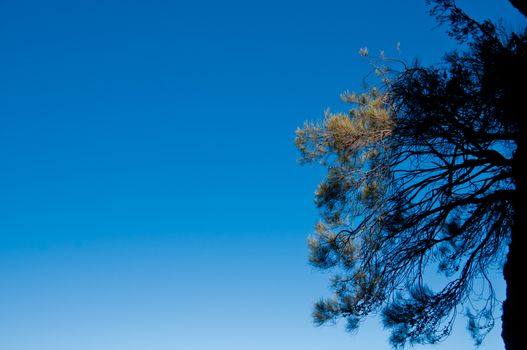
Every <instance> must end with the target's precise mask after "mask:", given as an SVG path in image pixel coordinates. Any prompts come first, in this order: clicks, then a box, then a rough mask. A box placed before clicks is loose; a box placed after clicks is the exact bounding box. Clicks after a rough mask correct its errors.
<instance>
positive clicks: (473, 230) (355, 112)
mask: <svg viewBox="0 0 527 350" xmlns="http://www.w3.org/2000/svg"><path fill="white" fill-rule="evenodd" d="M430 3H431V4H432V6H431V14H432V15H434V16H435V17H436V18H437V19H438V20H439V22H441V23H445V22H446V23H448V24H449V26H450V27H449V28H450V29H449V35H450V36H451V37H453V38H454V39H455V40H457V41H459V42H460V44H462V45H464V47H465V48H466V50H465V51H464V52H461V53H460V52H457V51H456V52H451V53H449V54H447V55H446V56H445V59H444V62H443V64H442V65H437V66H432V67H420V66H418V65H414V66H411V67H405V69H404V70H403V71H402V72H399V73H393V72H392V73H390V72H389V70H387V69H385V68H382V67H381V68H380V73H381V75H383V76H389V75H390V74H391V79H384V85H383V87H382V88H381V89H371V90H370V91H368V92H367V93H364V94H360V95H357V94H350V93H346V94H344V95H343V96H342V98H343V100H344V101H345V102H349V103H352V104H353V105H354V107H353V108H352V109H351V111H350V112H349V113H347V114H344V113H336V114H333V113H329V112H328V113H327V114H326V117H325V119H324V121H323V122H322V123H319V124H312V123H311V124H310V123H308V124H306V125H305V126H304V127H303V128H301V129H298V130H297V138H296V144H297V147H298V148H299V150H300V151H301V154H302V159H303V161H305V162H315V161H319V162H320V163H321V164H322V165H324V166H325V167H327V169H328V174H327V177H326V178H325V179H324V181H322V182H321V184H320V185H319V188H318V190H317V192H316V204H317V206H318V207H319V208H320V209H321V217H322V220H321V222H320V223H319V224H318V225H317V227H316V234H315V235H314V236H312V237H310V239H309V246H310V251H311V254H310V261H311V263H312V264H313V265H315V266H317V267H319V268H321V269H333V270H334V271H335V276H334V277H333V279H332V283H331V284H332V288H333V290H334V295H333V297H332V298H330V299H326V300H322V301H320V302H319V303H317V304H316V305H315V310H314V312H313V315H314V320H315V323H316V324H324V323H326V322H328V321H334V320H336V319H337V318H340V317H343V318H345V319H346V320H347V329H348V330H355V329H356V328H357V327H358V326H359V324H360V321H361V320H363V319H364V318H365V317H366V316H367V315H368V314H370V313H373V312H376V311H379V310H381V311H382V319H383V323H384V325H385V326H386V327H387V328H390V329H391V330H392V335H391V337H390V342H391V344H392V345H393V346H394V347H399V346H404V345H405V344H407V343H410V344H415V343H420V344H424V343H436V342H438V341H441V340H443V339H444V338H445V337H447V336H448V335H449V334H450V332H451V329H452V325H453V322H454V319H455V317H456V315H457V314H458V313H459V311H460V310H462V311H464V313H465V315H466V316H467V318H468V329H469V331H470V332H471V334H472V336H473V338H474V340H475V342H476V344H480V343H481V342H482V340H483V338H484V336H485V335H486V334H487V333H488V331H489V330H490V329H491V328H492V327H493V325H494V312H493V311H494V309H495V307H496V305H498V301H497V300H496V297H495V295H494V290H493V288H492V283H491V281H490V279H489V277H488V272H489V270H490V269H503V274H504V278H505V281H506V283H507V291H506V300H505V302H504V303H503V315H502V337H503V340H504V343H505V347H506V349H508V350H519V349H520V344H522V343H521V335H520V332H521V328H520V327H519V324H520V323H519V321H520V320H519V310H520V309H521V308H522V307H523V306H524V300H523V299H522V298H521V295H520V291H521V287H520V286H519V284H520V283H521V267H520V266H521V261H520V259H521V257H520V256H519V254H521V249H522V247H525V237H524V231H525V218H526V215H527V211H526V205H525V199H526V198H527V186H526V178H527V177H526V175H527V174H526V169H525V165H526V164H527V158H526V151H527V144H526V142H527V140H526V137H527V133H526V126H525V122H526V121H525V117H524V116H523V114H524V109H525V107H524V100H523V98H524V96H525V92H526V91H527V90H525V88H524V84H525V83H526V82H527V32H522V33H510V34H507V33H506V32H505V31H504V30H503V29H502V28H500V27H499V26H497V25H496V24H494V23H492V22H491V21H490V20H486V21H483V22H478V21H475V20H473V19H472V18H470V17H469V16H467V15H466V14H465V13H464V12H463V11H462V10H461V9H459V8H458V7H457V6H456V4H455V1H453V0H435V1H430ZM511 3H513V4H514V3H516V4H514V5H515V6H516V7H517V8H518V9H520V11H521V12H522V13H524V14H525V12H524V11H522V6H523V5H525V3H524V2H521V1H511ZM523 8H524V7H523ZM361 54H363V55H367V54H368V53H367V50H365V49H362V50H361ZM504 262H505V265H503V264H504ZM434 270H435V271H438V272H439V274H440V276H442V277H443V278H441V279H439V278H433V279H430V278H429V277H430V276H431V275H432V274H433V273H434V272H435V271H434ZM427 281H428V283H427Z"/></svg>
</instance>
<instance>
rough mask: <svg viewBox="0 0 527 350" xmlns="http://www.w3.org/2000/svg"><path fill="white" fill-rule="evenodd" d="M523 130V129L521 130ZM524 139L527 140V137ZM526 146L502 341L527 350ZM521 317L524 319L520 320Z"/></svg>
mask: <svg viewBox="0 0 527 350" xmlns="http://www.w3.org/2000/svg"><path fill="white" fill-rule="evenodd" d="M520 130H524V128H520ZM524 137H527V135H525V136H524ZM526 150H527V144H526V142H525V140H521V141H519V142H518V143H517V149H516V151H515V154H514V160H515V162H514V163H515V164H514V165H513V174H514V178H515V185H516V194H517V195H516V196H515V199H514V202H513V205H514V210H515V212H514V223H513V225H512V227H511V241H510V243H509V252H508V253H507V262H506V263H505V266H504V267H503V276H504V278H505V282H506V283H507V290H506V299H505V301H504V303H503V315H502V333H501V336H502V338H503V342H504V343H505V349H506V350H521V349H525V343H526V341H527V336H526V335H525V334H524V332H525V330H524V327H523V326H522V324H523V323H525V318H524V317H522V310H525V308H526V305H525V304H526V303H525V299H526V298H525V296H524V295H522V294H524V293H523V290H522V284H523V279H524V276H525V273H524V271H523V268H522V265H523V263H524V260H523V258H522V255H523V254H525V248H526V247H527V245H526V243H525V240H526V239H525V236H526V234H527V229H526V228H527V227H526V223H527V205H526V202H527V171H526V169H525V167H523V166H522V165H526V164H527V157H526V155H527V152H526ZM520 318H522V319H520Z"/></svg>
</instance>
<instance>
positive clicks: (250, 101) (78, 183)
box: [0, 0, 522, 350]
mask: <svg viewBox="0 0 527 350" xmlns="http://www.w3.org/2000/svg"><path fill="white" fill-rule="evenodd" d="M460 3H461V5H464V4H466V5H467V6H468V10H469V13H471V14H473V15H474V16H477V17H479V18H480V17H481V16H493V18H496V17H504V18H505V19H506V25H507V26H509V27H510V28H518V27H519V26H520V25H521V24H522V20H521V19H520V17H519V16H518V15H517V14H516V13H515V10H514V9H513V8H512V7H511V6H510V5H509V4H508V2H507V1H505V0H486V1H468V0H467V1H462V2H460ZM475 4H477V5H475ZM397 41H400V42H401V47H402V51H401V55H402V56H403V57H405V58H406V59H409V60H412V59H414V58H416V57H418V58H420V59H421V60H422V61H423V62H425V63H435V62H438V61H439V59H440V57H441V55H442V53H443V52H444V51H445V50H446V49H448V48H451V47H453V44H452V43H451V42H450V41H449V40H448V38H447V37H446V35H445V34H444V33H443V28H437V26H436V24H435V22H434V21H433V20H432V19H431V18H429V17H428V15H427V14H426V6H425V4H424V0H409V1H388V0H385V1H371V2H366V1H353V0H348V1H333V0H331V1H330V0H326V1H324V2H322V1H318V2H315V1H313V2H306V1H285V0H282V1H278V0H267V1H231V0H227V1H221V2H215V1H192V2H191V1H159V0H150V1H109V0H107V1H95V0H90V1H24V0H16V1H15V0H13V1H12V0H2V1H0V150H1V151H0V349H2V350H4V349H5V350H93V349H97V350H120V349H123V350H125V349H126V350H139V349H141V350H150V349H155V350H165V349H183V350H187V349H188V350H204V349H230V350H238V349H240V350H242V349H243V350H247V349H251V350H260V349H273V350H286V349H287V350H290V349H302V350H311V349H313V350H314V349H322V348H325V349H332V348H334V349H371V350H385V349H389V346H388V343H387V338H388V335H389V334H388V333H387V332H386V331H383V330H382V326H381V325H380V324H379V323H378V321H377V320H376V319H374V318H373V319H371V320H369V321H368V322H366V323H365V324H364V326H363V327H362V328H361V329H360V330H359V332H358V333H357V334H355V335H350V334H347V333H345V332H344V330H343V325H342V324H338V325H337V326H335V327H321V328H315V327H314V326H313V325H312V322H311V317H310V313H311V307H312V304H313V302H314V301H316V300H317V299H318V298H320V297H322V296H327V295H329V290H328V288H327V279H328V275H327V274H323V273H320V272H318V271H316V270H314V269H313V268H312V267H310V266H309V265H308V263H307V248H306V237H307V235H308V234H309V233H310V232H312V229H313V226H314V224H315V223H316V222H317V212H316V210H315V207H314V204H313V193H314V190H315V188H316V185H317V183H318V181H319V180H320V179H321V176H322V171H321V169H317V168H316V167H309V166H307V167H301V166H299V165H298V164H297V157H298V153H297V152H296V150H295V148H294V145H293V139H294V130H295V128H296V127H297V126H300V125H302V124H303V122H304V121H305V120H308V119H310V120H315V119H320V118H322V116H323V111H324V110H325V109H326V108H327V107H331V108H332V109H334V110H337V109H342V108H345V106H343V105H342V104H341V103H340V102H339V99H338V95H339V93H341V92H342V91H344V90H347V89H350V90H358V89H360V86H361V81H362V78H363V77H364V76H365V75H366V73H367V72H368V70H369V67H368V64H367V63H366V62H364V61H363V60H362V59H361V58H360V57H359V55H358V54H357V52H358V50H359V48H361V47H364V46H367V47H369V49H370V52H377V51H379V50H381V49H383V50H385V51H386V52H387V54H388V55H389V54H390V52H392V53H393V52H395V46H396V43H397ZM498 284H500V283H498ZM500 288H501V289H502V285H498V290H499V289H500ZM458 321H460V322H459V326H458V327H457V328H456V331H455V333H454V335H453V336H452V337H451V338H449V340H448V341H446V342H445V343H442V344H440V345H436V346H427V347H423V349H467V348H470V346H471V344H472V341H471V339H470V338H469V336H468V335H467V334H466V332H465V330H464V322H463V319H462V318H461V317H460V318H459V320H458ZM499 328H500V324H499V323H498V324H497V326H496V329H495V330H494V331H493V332H492V333H491V334H490V335H489V337H488V339H487V342H486V343H485V344H484V345H483V346H482V349H488V350H494V349H496V350H498V349H501V348H502V342H501V339H500V336H499V333H500V329H499Z"/></svg>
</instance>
